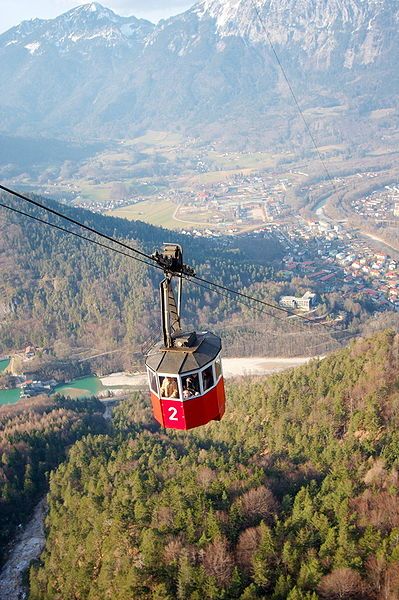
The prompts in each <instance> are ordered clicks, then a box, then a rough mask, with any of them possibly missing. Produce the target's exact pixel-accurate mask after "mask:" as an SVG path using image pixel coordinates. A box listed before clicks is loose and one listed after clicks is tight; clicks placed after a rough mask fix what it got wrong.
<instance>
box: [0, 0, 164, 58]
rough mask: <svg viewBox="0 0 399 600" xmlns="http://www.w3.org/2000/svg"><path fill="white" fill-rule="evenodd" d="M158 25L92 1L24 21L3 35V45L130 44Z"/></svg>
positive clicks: (33, 50) (39, 49)
mask: <svg viewBox="0 0 399 600" xmlns="http://www.w3.org/2000/svg"><path fill="white" fill-rule="evenodd" d="M153 29H154V25H153V24H152V23H150V22H149V21H146V20H144V19H136V17H120V16H118V15H116V14H115V13H114V12H113V11H112V10H110V9H109V8H106V7H104V6H102V5H101V4H99V3H98V2H91V3H89V4H84V5H82V6H78V7H76V8H73V9H71V10H69V11H68V12H66V13H64V14H62V15H60V16H59V17H57V18H55V19H48V20H44V19H33V20H31V21H24V22H22V23H21V24H20V25H19V26H18V27H14V28H12V29H10V30H9V31H8V32H6V33H4V34H3V35H1V36H0V48H1V47H2V46H13V47H15V48H18V47H20V46H22V47H24V48H25V49H26V50H28V52H30V54H32V55H33V54H41V53H43V52H45V51H46V50H48V48H49V47H53V48H54V47H56V48H57V49H58V51H59V52H61V53H63V52H69V51H71V50H73V49H76V48H78V47H79V46H81V45H82V44H85V45H86V44H87V43H88V42H89V43H90V44H91V45H97V46H98V45H103V46H119V45H124V46H129V45H131V44H137V43H139V44H141V43H143V41H144V40H145V38H146V37H147V36H148V35H149V33H150V32H151V31H152V30H153Z"/></svg>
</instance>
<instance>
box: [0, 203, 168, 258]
mask: <svg viewBox="0 0 399 600" xmlns="http://www.w3.org/2000/svg"><path fill="white" fill-rule="evenodd" d="M0 206H1V207H2V208H6V209H7V210H9V211H11V212H13V213H17V214H19V215H23V216H24V217H29V219H32V220H33V221H37V222H38V223H42V224H43V225H48V226H49V227H52V228H53V229H57V230H58V231H62V232H63V233H69V234H70V235H73V236H75V237H77V238H79V239H81V240H84V241H86V242H91V243H92V244H96V246H100V247H101V248H105V249H107V250H111V251H113V252H116V253H117V254H121V255H122V256H126V257H128V258H132V259H133V260H137V261H138V262H141V263H143V264H144V265H147V267H155V268H158V269H161V267H159V266H158V265H156V264H155V263H148V262H147V261H145V260H143V259H142V258H138V257H137V256H132V255H131V254H128V253H127V252H123V250H118V249H117V248H111V247H110V246H107V245H106V244H103V243H102V242H99V241H97V240H93V239H92V238H89V237H87V236H85V235H82V234H80V233H77V232H76V231H71V230H70V229H65V228H64V227H61V226H60V225H56V224H55V223H51V222H50V221H45V220H44V219H41V218H40V217H36V216H34V215H30V214H29V213H26V212H24V211H22V210H19V209H18V208H15V207H14V206H8V205H7V204H3V202H0Z"/></svg>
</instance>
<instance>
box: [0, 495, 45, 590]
mask: <svg viewBox="0 0 399 600" xmlns="http://www.w3.org/2000/svg"><path fill="white" fill-rule="evenodd" d="M46 510H47V505H46V500H45V499H42V500H41V501H40V502H39V504H38V505H37V506H36V508H35V511H34V513H33V516H32V518H31V520H30V521H29V523H28V524H27V525H26V527H25V528H24V529H23V530H22V531H20V533H18V534H17V536H16V538H15V540H14V545H13V549H12V552H11V554H10V556H9V558H8V560H7V562H6V564H5V565H4V567H3V569H2V570H1V571H0V600H23V599H24V598H26V597H27V596H26V591H25V590H24V585H23V576H24V573H25V571H26V570H27V569H28V567H29V565H30V563H31V561H32V560H34V559H36V558H39V556H40V554H41V553H42V551H43V548H44V544H45V540H46V538H45V533H44V517H45V516H46Z"/></svg>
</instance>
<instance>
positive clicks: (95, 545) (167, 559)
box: [30, 331, 399, 600]
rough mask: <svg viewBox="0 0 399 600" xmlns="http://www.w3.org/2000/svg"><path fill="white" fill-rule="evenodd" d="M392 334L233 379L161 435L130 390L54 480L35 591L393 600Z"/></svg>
mask: <svg viewBox="0 0 399 600" xmlns="http://www.w3.org/2000/svg"><path fill="white" fill-rule="evenodd" d="M398 348H399V337H398V336H397V335H395V334H394V333H393V332H390V331H386V332H384V333H380V334H378V335H376V336H375V337H373V338H371V339H362V340H359V341H357V342H356V343H354V344H353V345H351V346H350V347H349V348H347V349H346V350H342V351H339V352H337V353H336V354H333V355H331V356H329V357H328V358H326V359H325V360H323V361H322V362H313V363H311V364H309V365H307V366H304V367H301V368H299V369H296V370H293V371H290V372H288V373H283V374H280V375H276V376H273V377H270V378H268V379H264V380H256V381H250V380H245V381H242V382H236V383H234V384H230V385H229V387H228V407H227V413H226V416H225V418H224V419H223V421H222V422H221V423H215V424H212V425H210V426H207V427H204V428H201V429H198V430H196V431H193V432H191V433H174V432H170V431H168V432H167V434H166V433H165V432H164V431H162V430H159V429H158V428H157V427H156V426H155V424H154V422H153V420H152V419H151V416H150V412H149V408H148V404H147V400H146V399H143V398H141V397H139V396H136V397H135V398H133V399H132V400H131V401H129V402H125V403H123V404H121V405H120V406H119V408H118V409H116V410H115V411H114V417H113V432H112V434H110V435H107V436H100V437H93V436H89V437H87V438H85V439H84V440H81V441H79V442H77V443H76V444H75V446H74V447H73V449H72V451H71V453H70V456H69V459H68V461H67V462H66V463H64V464H63V465H62V466H61V467H60V468H59V469H58V471H57V472H56V473H54V474H53V475H52V477H51V490H50V513H49V517H48V521H47V525H48V539H47V545H46V550H45V552H44V554H43V556H42V562H41V563H40V564H39V565H37V566H36V567H34V568H33V569H32V570H31V592H30V600H50V599H51V600H69V599H70V598H82V599H83V598H85V599H91V598H93V599H94V598H112V599H115V600H126V598H137V599H139V598H140V599H154V600H155V599H156V600H173V599H175V598H178V599H180V600H199V599H201V598H209V599H215V600H216V599H217V600H219V599H223V598H225V599H230V598H231V599H234V598H240V599H242V600H255V599H257V598H264V599H273V600H286V599H289V600H305V599H306V600H317V599H318V598H328V599H338V598H340V599H348V600H349V599H356V598H357V599H359V600H360V599H369V600H394V599H396V598H398V595H399V574H398V573H399V502H398V500H399V483H398V481H399V435H398V426H399V411H398V407H399V392H398V390H399V369H398V367H399V358H398Z"/></svg>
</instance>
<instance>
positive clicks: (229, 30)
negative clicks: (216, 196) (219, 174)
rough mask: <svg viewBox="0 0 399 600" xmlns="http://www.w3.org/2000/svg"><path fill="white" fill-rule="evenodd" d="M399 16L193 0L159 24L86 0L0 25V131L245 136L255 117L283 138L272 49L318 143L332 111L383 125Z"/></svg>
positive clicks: (362, 3)
mask: <svg viewBox="0 0 399 600" xmlns="http://www.w3.org/2000/svg"><path fill="white" fill-rule="evenodd" d="M398 23H399V7H398V3H397V2H396V1H395V0H203V1H202V2H199V3H197V4H195V5H194V6H193V7H192V8H191V9H189V10H187V11H186V12H184V13H183V14H180V15H177V16H175V17H172V18H170V19H167V20H163V21H161V22H160V23H159V24H158V25H154V24H152V23H150V22H149V21H146V20H142V19H141V20H139V19H136V18H135V17H128V18H125V17H120V16H118V15H116V14H115V13H114V12H112V11H111V10H109V9H107V8H105V7H103V6H101V5H100V4H97V3H95V2H93V3H91V4H87V5H84V6H80V7H77V8H75V9H73V10H70V11H69V12H67V13H65V14H63V15H61V16H59V17H57V18H56V19H52V20H41V19H34V20H31V21H25V22H23V23H21V24H20V25H19V26H17V27H14V28H12V29H10V30H9V31H7V32H6V33H4V34H2V35H1V36H0V81H1V83H0V132H1V133H3V134H10V133H11V134H18V135H35V136H37V135H41V136H42V135H45V136H52V137H63V138H69V139H75V140H76V139H79V138H83V137H84V138H87V137H89V138H90V139H100V138H101V139H105V138H107V137H126V136H129V135H130V133H132V132H135V131H137V130H139V129H143V128H153V129H154V128H168V129H176V128H184V129H189V130H190V131H191V132H194V133H197V134H200V133H204V132H206V134H208V135H212V134H216V133H218V132H219V133H220V131H223V132H224V134H226V132H228V133H229V134H231V135H232V136H233V137H234V136H235V137H239V136H240V135H241V136H244V137H245V136H247V137H248V136H249V137H250V136H251V133H253V134H256V131H257V130H258V128H259V125H260V124H263V125H264V126H265V129H268V130H269V132H272V134H271V138H273V137H274V138H275V140H276V141H277V142H278V141H284V140H287V139H289V138H290V137H292V135H293V130H292V124H291V123H290V120H291V119H292V117H293V116H295V117H296V118H297V117H298V114H297V111H296V108H295V104H294V102H293V99H292V97H291V95H290V92H289V89H288V87H287V84H286V81H285V80H284V76H283V75H282V72H281V70H280V68H279V65H278V62H277V60H276V56H275V54H274V53H276V54H277V56H278V59H279V60H280V62H281V64H282V65H283V67H284V69H285V73H286V75H287V77H288V79H289V80H290V83H291V85H292V88H293V89H294V90H295V92H296V95H297V97H298V99H299V102H300V104H301V107H302V109H303V110H305V111H310V113H311V114H310V116H309V119H310V120H312V121H314V126H315V127H316V129H319V130H320V131H321V133H320V135H321V138H322V139H321V140H320V141H321V143H323V141H325V142H326V143H327V142H328V141H329V140H328V139H327V138H328V137H329V136H330V137H333V136H334V135H335V136H336V135H337V130H336V125H337V123H338V122H339V123H340V127H341V129H342V128H345V129H347V130H348V131H350V130H351V128H353V126H354V124H355V123H357V125H356V128H357V129H358V122H359V119H363V120H364V125H365V127H366V128H371V129H370V130H372V131H375V130H376V129H378V130H379V129H380V128H382V129H384V128H386V126H387V125H386V113H387V112H388V113H389V116H390V117H392V114H393V115H395V114H396V109H397V104H398V103H397V97H398V92H399V79H398V77H397V76H396V69H397V67H396V65H397V64H398V59H399V43H398V36H397V28H398ZM379 109H384V112H383V113H382V115H381V117H380V118H377V119H375V118H374V117H373V119H370V118H369V117H370V113H371V111H376V110H379ZM318 111H319V112H318ZM314 112H316V116H315V115H314V114H312V113H314ZM320 114H322V117H321V116H320ZM395 119H396V116H395ZM323 124H324V126H322V125H323ZM334 127H335V130H334ZM294 133H295V127H294ZM324 137H325V138H326V139H325V140H324ZM330 141H331V140H330Z"/></svg>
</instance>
